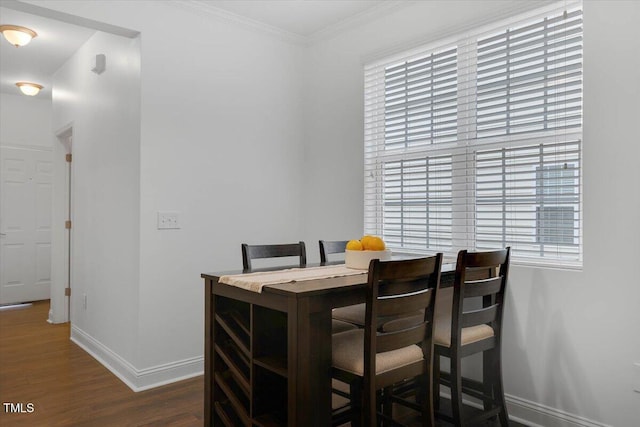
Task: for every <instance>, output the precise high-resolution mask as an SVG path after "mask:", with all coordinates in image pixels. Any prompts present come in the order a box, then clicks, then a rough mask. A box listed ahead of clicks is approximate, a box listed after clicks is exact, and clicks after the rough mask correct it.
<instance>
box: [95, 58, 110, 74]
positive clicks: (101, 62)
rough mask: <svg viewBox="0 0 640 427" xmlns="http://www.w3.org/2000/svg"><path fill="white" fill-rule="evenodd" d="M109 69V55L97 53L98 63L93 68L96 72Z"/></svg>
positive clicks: (99, 72) (100, 72)
mask: <svg viewBox="0 0 640 427" xmlns="http://www.w3.org/2000/svg"><path fill="white" fill-rule="evenodd" d="M106 69H107V57H106V55H105V54H104V53H100V54H98V55H96V64H95V66H94V67H93V68H92V69H91V71H93V72H94V73H96V74H102V73H103V72H104V70H106Z"/></svg>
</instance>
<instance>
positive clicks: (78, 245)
mask: <svg viewBox="0 0 640 427" xmlns="http://www.w3.org/2000/svg"><path fill="white" fill-rule="evenodd" d="M96 54H105V55H106V58H107V70H106V71H105V72H104V73H103V74H100V75H98V74H95V73H93V72H92V71H91V68H92V64H94V58H95V55H96ZM52 99H53V129H55V131H56V132H57V131H58V130H60V129H63V128H65V127H66V126H68V125H70V124H71V125H72V127H73V151H72V152H73V162H72V176H73V184H72V188H73V199H72V200H73V213H72V217H71V219H72V222H73V229H72V243H71V250H72V261H71V288H72V295H71V322H72V326H73V331H72V337H74V339H79V338H77V336H80V337H91V339H92V340H94V341H95V342H97V343H100V345H101V346H103V347H102V348H106V349H108V350H109V351H110V352H111V353H112V354H115V355H118V356H119V357H121V358H122V359H124V360H126V361H129V362H130V363H135V358H136V356H137V354H136V343H137V340H138V330H137V328H136V327H132V325H137V323H138V305H139V295H138V282H139V239H140V226H139V221H140V214H139V212H140V154H139V153H140V142H139V141H140V113H139V104H140V61H139V41H138V40H132V39H128V38H124V37H120V36H114V35H110V34H105V33H101V32H97V33H96V34H95V35H93V36H92V37H91V38H90V39H89V40H88V41H87V42H86V43H85V44H84V45H82V47H81V48H80V49H79V50H78V51H77V52H76V53H75V54H74V56H72V57H71V58H70V59H69V60H68V61H67V62H66V63H65V64H64V65H63V66H62V67H61V68H60V69H59V70H58V71H57V72H56V73H55V74H54V76H53V95H52ZM54 153H55V157H54V158H55V160H56V163H55V167H56V176H57V178H61V177H64V175H65V168H66V164H65V163H64V153H65V148H64V147H63V145H62V144H61V143H60V142H56V144H55V145H54ZM56 184H58V185H57V186H56V187H55V190H54V191H55V192H56V194H57V195H58V197H56V200H59V199H60V197H59V194H60V192H61V191H63V190H62V189H61V187H60V181H59V180H58V179H57V180H56ZM58 213H59V212H58V211H56V214H58ZM54 245H55V247H56V248H59V247H60V240H56V242H54ZM84 295H86V297H87V306H86V309H85V308H84V301H83V299H84V298H83V297H84Z"/></svg>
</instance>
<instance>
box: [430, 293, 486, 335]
mask: <svg viewBox="0 0 640 427" xmlns="http://www.w3.org/2000/svg"><path fill="white" fill-rule="evenodd" d="M452 308H453V288H444V289H439V290H438V293H437V294H436V308H435V313H434V319H435V329H434V331H433V343H434V344H436V345H440V346H443V347H450V346H451V310H452ZM493 335H494V331H493V328H492V327H491V326H489V325H478V326H471V327H468V328H462V333H461V337H460V341H461V343H460V344H461V345H467V344H471V343H474V342H476V341H481V340H483V339H485V338H489V337H492V336H493Z"/></svg>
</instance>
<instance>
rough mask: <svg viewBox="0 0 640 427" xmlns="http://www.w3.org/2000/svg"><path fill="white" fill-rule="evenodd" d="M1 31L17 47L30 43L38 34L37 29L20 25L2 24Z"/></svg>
mask: <svg viewBox="0 0 640 427" xmlns="http://www.w3.org/2000/svg"><path fill="white" fill-rule="evenodd" d="M0 32H1V33H2V35H3V36H4V38H5V39H7V41H8V42H9V43H11V44H12V45H14V46H15V47H20V46H24V45H26V44H28V43H29V42H30V41H31V39H32V38H34V37H36V36H37V35H38V34H37V33H36V32H35V31H33V30H30V29H29V28H26V27H21V26H19V25H0Z"/></svg>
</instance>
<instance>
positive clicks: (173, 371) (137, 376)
mask: <svg viewBox="0 0 640 427" xmlns="http://www.w3.org/2000/svg"><path fill="white" fill-rule="evenodd" d="M71 341H73V342H74V343H76V344H77V345H78V346H79V347H81V348H82V349H83V350H84V351H86V352H87V353H89V354H90V355H91V356H92V357H93V358H94V359H96V360H97V361H98V362H100V363H101V364H102V365H104V366H105V367H106V368H107V369H108V370H110V371H111V372H112V373H113V374H114V375H115V376H116V377H118V378H119V379H120V380H121V381H122V382H123V383H125V384H126V385H127V386H128V387H129V388H130V389H131V390H133V391H135V392H138V391H143V390H148V389H151V388H154V387H159V386H162V385H165V384H170V383H174V382H177V381H181V380H186V379H188V378H192V377H196V376H199V375H202V374H203V373H204V358H203V357H193V358H190V359H184V360H179V361H176V362H171V363H166V364H164V365H158V366H153V367H151V368H145V369H137V368H136V367H135V366H133V365H132V364H131V363H129V362H127V361H126V360H125V359H123V358H122V357H120V356H119V355H118V354H116V353H114V352H113V351H111V350H110V349H109V348H108V347H106V346H105V345H103V344H102V343H101V342H99V341H97V340H96V339H94V338H93V337H92V336H90V335H89V334H87V333H86V332H84V331H83V330H81V329H79V328H77V327H75V326H73V325H72V326H71Z"/></svg>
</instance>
